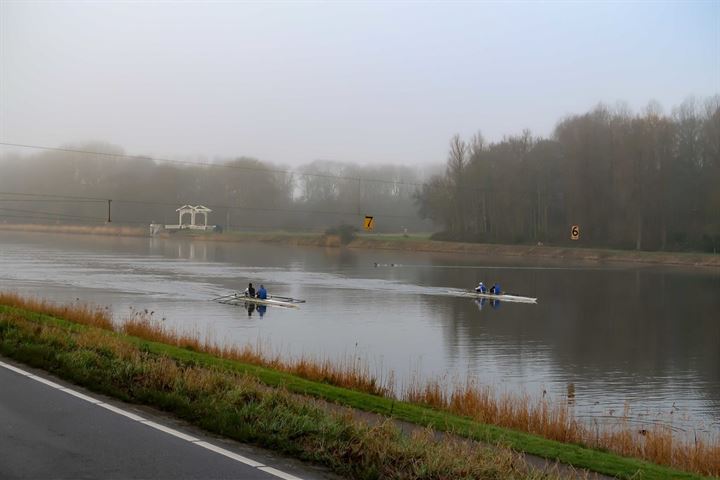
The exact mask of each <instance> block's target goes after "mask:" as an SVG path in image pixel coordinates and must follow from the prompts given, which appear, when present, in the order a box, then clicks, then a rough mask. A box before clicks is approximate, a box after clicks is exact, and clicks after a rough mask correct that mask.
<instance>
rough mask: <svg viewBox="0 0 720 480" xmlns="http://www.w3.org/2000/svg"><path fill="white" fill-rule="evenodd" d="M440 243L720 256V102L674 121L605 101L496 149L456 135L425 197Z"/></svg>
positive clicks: (422, 207) (689, 106)
mask: <svg viewBox="0 0 720 480" xmlns="http://www.w3.org/2000/svg"><path fill="white" fill-rule="evenodd" d="M416 203H417V205H418V208H419V213H420V214H421V216H423V217H424V218H428V219H431V220H433V221H434V222H435V223H436V224H437V225H438V226H439V228H441V229H442V232H440V233H438V234H436V237H438V238H442V239H452V240H464V241H475V242H493V243H529V244H536V243H543V244H545V243H548V244H570V243H571V240H570V229H571V226H572V225H577V226H578V227H579V231H580V237H581V238H580V241H579V242H578V243H577V244H578V245H589V246H597V247H611V248H626V249H636V250H704V251H715V252H717V251H720V96H714V97H711V98H708V99H705V100H703V101H699V100H696V99H694V98H690V99H687V100H686V101H684V102H683V103H682V104H681V105H679V106H678V107H677V108H675V109H673V111H672V113H671V114H669V115H666V114H663V113H662V110H661V108H660V106H659V105H658V104H657V103H651V104H650V105H648V107H647V108H646V109H645V110H644V111H643V112H642V113H639V114H633V113H632V112H630V111H629V110H628V109H627V108H624V107H622V106H620V107H617V108H614V109H611V108H609V107H607V106H604V105H600V106H598V107H596V108H594V109H593V110H591V111H589V112H587V113H584V114H582V115H572V116H569V117H567V118H565V119H563V120H561V121H560V122H559V123H558V124H557V126H556V128H555V130H554V132H553V134H552V135H551V136H550V137H549V138H540V137H534V136H533V135H532V134H531V133H530V132H529V131H527V130H526V131H523V132H522V134H520V135H514V136H508V137H505V138H503V140H502V141H498V142H487V141H485V139H484V138H483V136H482V135H481V134H479V133H478V134H476V135H475V136H473V137H472V138H471V139H469V140H464V139H462V138H461V137H460V136H458V135H456V136H455V137H453V138H452V139H451V141H450V149H449V153H448V159H447V164H446V170H445V172H444V174H441V175H435V176H433V177H432V178H431V179H430V180H429V181H427V182H426V183H424V185H423V186H422V188H421V189H420V190H419V191H418V192H417V194H416Z"/></svg>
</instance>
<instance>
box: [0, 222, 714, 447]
mask: <svg viewBox="0 0 720 480" xmlns="http://www.w3.org/2000/svg"><path fill="white" fill-rule="evenodd" d="M375 262H378V263H380V264H395V265H396V266H394V267H375V266H374V263H375ZM479 280H483V281H485V282H486V283H488V282H490V283H492V282H495V281H498V282H500V283H501V284H502V286H503V288H505V289H507V290H509V291H512V292H515V293H518V294H522V295H527V296H532V297H538V299H539V301H538V304H537V305H526V304H512V303H502V304H500V305H499V306H498V307H497V308H492V307H491V306H490V305H485V306H484V307H483V308H480V306H479V305H478V304H477V303H476V302H475V301H474V300H472V299H467V298H456V297H452V296H449V295H447V292H448V290H449V289H464V288H471V287H473V286H474V285H475V284H476V283H477V282H478V281H479ZM248 281H253V282H254V283H257V284H259V283H264V284H265V285H266V286H267V287H268V289H269V291H270V293H271V294H276V295H289V296H293V297H298V298H304V299H307V304H304V305H302V307H301V308H300V309H298V310H289V309H278V308H269V309H267V311H266V312H265V314H264V315H262V316H261V315H259V312H257V311H255V312H253V313H252V314H249V313H248V312H247V311H246V310H244V309H242V308H241V307H232V306H228V305H221V304H218V303H213V302H211V301H209V299H210V298H212V297H213V296H216V295H220V294H222V293H225V292H227V291H228V290H229V289H242V288H244V287H245V286H246V285H247V282H248ZM0 289H2V290H14V291H18V292H21V293H33V294H37V295H40V296H43V297H46V298H51V299H56V300H62V301H71V300H75V299H76V298H79V299H80V300H81V301H86V302H92V303H96V304H100V305H108V306H110V307H111V308H112V309H113V310H114V312H115V314H116V318H118V319H122V318H124V317H127V316H128V315H129V314H130V309H131V308H136V309H141V310H142V309H148V310H149V311H154V312H155V313H154V316H156V317H159V318H165V319H166V320H165V321H166V322H167V323H168V324H170V325H172V326H176V327H178V328H180V329H183V330H186V331H191V332H196V333H198V334H199V335H201V336H210V337H212V338H213V339H216V340H218V341H223V342H235V343H242V344H244V343H247V342H251V343H256V342H258V341H260V342H263V343H266V344H268V345H270V347H271V348H272V349H273V350H276V351H279V352H282V353H283V354H286V355H293V354H298V353H313V354H317V355H319V356H321V357H323V356H331V357H335V356H347V355H356V356H359V357H362V358H364V359H366V360H368V361H369V362H370V364H371V365H372V368H373V369H377V370H378V371H380V370H382V371H385V372H387V371H389V370H393V371H394V372H395V374H396V376H397V378H398V379H399V380H400V381H401V382H405V381H407V379H408V378H410V377H411V376H412V375H420V376H423V377H427V376H436V375H447V376H448V378H449V379H465V378H466V377H467V376H468V375H471V376H476V377H478V378H479V379H480V380H481V381H482V382H483V383H486V384H492V385H494V386H495V387H496V388H497V389H498V391H499V392H504V391H522V392H527V393H529V394H531V395H541V394H542V392H543V391H547V392H548V394H550V395H552V396H553V397H556V398H565V397H566V396H567V392H568V388H569V387H568V386H569V385H572V386H571V387H570V389H573V388H574V391H575V405H576V407H575V408H576V409H577V413H578V415H580V416H588V417H598V418H604V417H607V416H610V415H612V416H617V415H618V414H620V413H621V412H622V411H623V408H624V407H625V404H626V402H629V404H630V406H631V415H632V418H633V421H637V422H656V421H663V422H672V424H673V425H674V426H676V427H678V428H679V429H684V430H693V429H695V428H700V429H703V430H706V431H710V432H711V433H712V434H713V435H717V434H718V432H720V272H718V271H717V270H690V269H688V270H683V269H677V268H659V267H637V266H625V265H621V266H617V265H613V266H608V265H601V264H574V265H568V264H564V263H560V262H550V261H548V260H542V261H539V260H538V261H534V260H522V261H519V260H513V259H507V258H491V257H485V258H482V257H472V258H470V257H464V256H461V255H437V254H415V253H413V254H409V253H399V252H372V251H364V250H363V251H359V250H358V251H356V250H339V249H327V250H325V249H321V248H297V247H288V246H271V245H261V244H230V243H213V242H209V243H191V242H188V241H187V240H174V239H173V240H164V239H149V238H114V237H90V236H70V235H47V234H19V233H9V232H0Z"/></svg>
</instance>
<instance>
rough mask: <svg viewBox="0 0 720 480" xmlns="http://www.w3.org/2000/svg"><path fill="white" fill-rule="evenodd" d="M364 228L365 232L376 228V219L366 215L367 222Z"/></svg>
mask: <svg viewBox="0 0 720 480" xmlns="http://www.w3.org/2000/svg"><path fill="white" fill-rule="evenodd" d="M363 228H365V230H367V231H370V230H372V229H373V228H375V217H371V216H370V215H365V222H364V224H363Z"/></svg>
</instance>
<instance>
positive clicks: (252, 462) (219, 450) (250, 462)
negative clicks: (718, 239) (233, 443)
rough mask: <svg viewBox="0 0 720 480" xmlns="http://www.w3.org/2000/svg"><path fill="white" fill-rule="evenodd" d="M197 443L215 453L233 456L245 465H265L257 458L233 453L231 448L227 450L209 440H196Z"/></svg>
mask: <svg viewBox="0 0 720 480" xmlns="http://www.w3.org/2000/svg"><path fill="white" fill-rule="evenodd" d="M195 445H198V446H200V447H203V448H207V449H208V450H212V451H213V452H215V453H219V454H220V455H225V456H226V457H228V458H232V459H233V460H235V461H236V462H240V463H244V464H245V465H250V466H251V467H255V468H258V467H264V466H265V465H263V464H262V463H260V462H256V461H255V460H250V459H249V458H247V457H243V456H242V455H238V454H237V453H233V452H231V451H230V450H225V449H224V448H220V447H218V446H215V445H213V444H212V443H207V442H195Z"/></svg>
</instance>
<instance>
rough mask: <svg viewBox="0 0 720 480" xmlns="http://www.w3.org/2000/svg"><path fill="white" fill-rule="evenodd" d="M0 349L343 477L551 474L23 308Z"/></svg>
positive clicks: (4, 326) (196, 358)
mask: <svg viewBox="0 0 720 480" xmlns="http://www.w3.org/2000/svg"><path fill="white" fill-rule="evenodd" d="M98 319H99V318H98V317H96V318H95V319H93V321H94V322H97V320H98ZM101 326H102V327H105V328H107V327H108V325H101ZM0 353H2V354H3V355H6V356H9V357H11V358H14V359H17V360H19V361H22V362H24V363H27V364H29V365H32V366H34V367H38V368H43V369H46V370H48V371H51V372H53V373H54V374H56V375H58V376H60V377H62V378H65V379H67V380H70V381H73V382H75V383H78V384H80V385H83V386H85V387H87V388H89V389H91V390H94V391H97V392H102V393H104V394H108V395H112V396H115V397H118V398H120V399H122V400H125V401H130V402H136V403H141V404H146V405H151V406H154V407H158V408H161V409H163V410H165V411H168V412H171V413H173V414H175V415H177V416H179V417H181V418H184V419H186V420H188V421H190V422H192V423H195V424H196V425H198V426H200V427H202V428H204V429H206V430H209V431H212V432H215V433H218V434H222V435H225V436H228V437H231V438H234V439H236V440H239V441H243V442H249V443H254V444H257V445H261V446H264V447H267V448H271V449H273V450H276V451H279V452H282V453H285V454H288V455H291V456H295V457H298V458H300V459H303V460H309V461H313V462H315V463H319V464H322V465H326V466H328V467H330V468H331V469H332V470H333V471H335V472H337V473H339V474H341V475H344V476H346V477H348V478H357V479H373V478H398V479H446V478H453V479H454V478H457V479H463V478H467V479H474V478H490V479H504V478H508V479H540V478H555V477H553V476H551V475H548V474H542V473H539V472H536V471H535V472H533V471H528V470H527V469H526V468H524V466H523V464H522V461H521V460H520V459H519V458H518V457H517V456H516V455H515V454H513V453H512V452H511V451H510V450H507V449H491V448H486V447H482V448H481V447H477V446H470V445H468V444H464V443H462V442H438V441H435V440H434V438H433V436H432V434H431V432H430V431H426V432H424V433H420V434H416V435H413V436H411V437H407V436H405V435H403V434H402V433H401V432H400V431H399V430H398V429H397V428H396V427H395V426H394V425H393V423H392V422H385V423H382V424H380V425H378V426H375V427H368V426H366V425H364V424H361V423H359V422H355V421H353V420H351V419H350V418H349V417H346V416H341V415H338V414H331V413H328V412H327V411H325V410H324V409H322V408H319V407H317V406H315V405H314V404H313V402H311V401H308V400H303V399H299V398H298V397H297V396H296V395H291V394H290V393H288V391H287V389H285V388H283V387H281V386H275V387H272V388H271V387H269V386H268V384H267V383H264V382H262V381H261V380H259V378H258V377H257V376H255V375H253V374H252V373H249V372H244V371H243V369H242V368H232V366H229V365H221V364H219V363H218V362H217V359H212V358H209V357H208V356H205V355H201V354H197V353H193V352H188V351H180V350H179V349H173V348H168V347H167V346H164V345H160V344H156V343H146V342H141V341H138V339H133V338H130V337H127V336H124V335H118V334H115V333H113V332H110V331H108V330H105V329H103V328H97V327H87V326H81V325H78V324H72V323H70V322H67V321H64V320H61V319H58V318H54V317H50V316H47V315H43V314H37V313H33V312H29V311H27V310H21V309H17V308H10V307H0ZM236 367H237V366H236Z"/></svg>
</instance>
